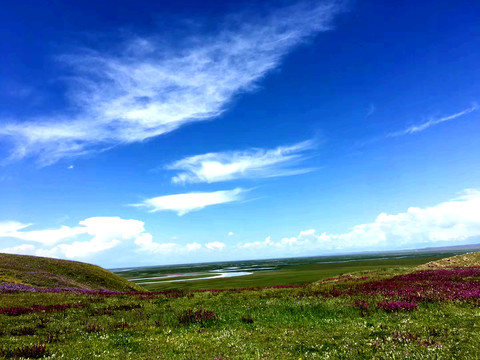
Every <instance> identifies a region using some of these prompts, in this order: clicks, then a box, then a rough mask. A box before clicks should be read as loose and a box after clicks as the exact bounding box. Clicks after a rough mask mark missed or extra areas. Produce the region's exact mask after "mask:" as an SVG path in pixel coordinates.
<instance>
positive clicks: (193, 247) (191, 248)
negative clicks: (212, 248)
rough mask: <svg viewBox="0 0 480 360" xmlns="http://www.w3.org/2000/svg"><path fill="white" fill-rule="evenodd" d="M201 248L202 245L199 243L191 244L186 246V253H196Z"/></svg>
mask: <svg viewBox="0 0 480 360" xmlns="http://www.w3.org/2000/svg"><path fill="white" fill-rule="evenodd" d="M201 248H202V245H200V244H199V243H196V242H194V243H191V244H187V250H188V251H197V250H200V249H201Z"/></svg>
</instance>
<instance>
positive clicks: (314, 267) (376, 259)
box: [117, 252, 457, 291]
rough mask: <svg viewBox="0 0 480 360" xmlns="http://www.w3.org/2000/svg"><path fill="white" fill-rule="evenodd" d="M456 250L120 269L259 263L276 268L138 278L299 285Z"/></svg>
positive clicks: (165, 285)
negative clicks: (205, 277)
mask: <svg viewBox="0 0 480 360" xmlns="http://www.w3.org/2000/svg"><path fill="white" fill-rule="evenodd" d="M456 254H457V252H438V253H430V252H424V253H415V254H390V255H389V258H386V255H385V254H366V255H356V256H332V257H311V258H293V259H277V260H259V261H244V262H225V263H213V264H200V265H196V266H195V267H193V268H192V267H191V266H163V267H148V268H139V269H131V270H128V271H120V272H118V273H117V274H118V275H120V276H122V277H124V278H126V279H138V278H151V277H156V276H165V275H167V274H172V273H183V272H191V271H195V273H200V272H205V273H207V272H209V274H210V275H214V274H215V273H214V272H213V271H218V270H221V269H226V268H231V267H239V268H241V269H244V268H246V269H252V266H257V267H258V268H260V269H265V268H272V269H271V270H260V271H254V273H253V274H252V275H248V276H239V277H231V278H217V279H211V280H203V281H185V282H171V283H169V282H164V281H159V282H157V283H155V284H141V283H142V282H144V281H137V282H138V284H141V286H142V287H144V288H145V289H148V290H150V291H159V290H167V289H183V290H199V289H226V288H245V287H262V286H273V285H298V284H308V283H311V282H315V281H318V280H321V279H324V278H328V277H332V276H337V275H342V274H347V273H351V272H360V271H364V270H379V271H383V272H388V271H391V272H392V273H393V272H399V271H400V272H402V271H408V270H409V269H413V268H415V267H417V266H419V265H421V264H425V263H429V262H434V261H438V260H441V259H443V258H445V257H449V256H452V255H456ZM192 269H193V270H192ZM191 278H194V277H191ZM132 281H133V280H132ZM145 281H146V280H145Z"/></svg>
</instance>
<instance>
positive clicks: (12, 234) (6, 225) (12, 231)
mask: <svg viewBox="0 0 480 360" xmlns="http://www.w3.org/2000/svg"><path fill="white" fill-rule="evenodd" d="M30 226H32V224H21V223H19V222H14V221H6V222H0V238H1V237H7V238H14V239H20V240H25V241H34V242H38V243H41V244H44V245H53V244H55V243H57V242H59V241H62V240H65V239H69V238H72V237H75V236H77V235H80V234H84V233H86V232H87V229H86V228H85V227H74V228H71V227H68V226H62V227H60V228H58V229H45V230H31V231H24V230H23V229H25V228H27V227H30ZM20 230H23V231H20Z"/></svg>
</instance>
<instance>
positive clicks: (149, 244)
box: [135, 234, 202, 255]
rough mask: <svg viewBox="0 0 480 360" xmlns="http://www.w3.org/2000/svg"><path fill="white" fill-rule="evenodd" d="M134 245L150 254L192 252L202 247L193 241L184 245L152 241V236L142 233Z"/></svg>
mask: <svg viewBox="0 0 480 360" xmlns="http://www.w3.org/2000/svg"><path fill="white" fill-rule="evenodd" d="M135 245H138V246H139V248H140V250H141V251H145V252H148V253H152V254H162V255H168V254H172V253H174V254H184V253H187V252H193V251H197V250H200V249H202V245H201V244H199V243H197V242H194V243H189V244H186V245H180V244H176V243H172V242H170V243H159V242H155V241H153V237H152V235H150V234H144V235H143V236H140V237H138V238H137V239H136V240H135Z"/></svg>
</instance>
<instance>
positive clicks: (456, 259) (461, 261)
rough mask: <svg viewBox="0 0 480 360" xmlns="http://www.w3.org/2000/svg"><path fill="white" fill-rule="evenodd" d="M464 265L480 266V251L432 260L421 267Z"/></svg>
mask: <svg viewBox="0 0 480 360" xmlns="http://www.w3.org/2000/svg"><path fill="white" fill-rule="evenodd" d="M463 266H480V252H474V253H469V254H461V255H457V256H452V257H449V258H445V259H441V260H436V261H431V262H429V263H427V264H424V265H421V266H420V268H425V269H428V268H442V267H463Z"/></svg>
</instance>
